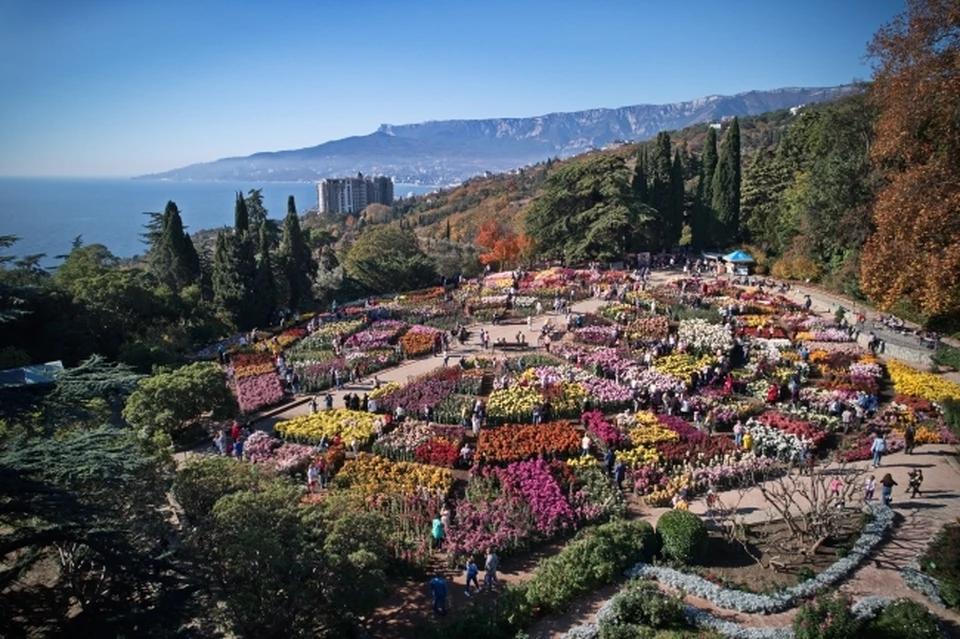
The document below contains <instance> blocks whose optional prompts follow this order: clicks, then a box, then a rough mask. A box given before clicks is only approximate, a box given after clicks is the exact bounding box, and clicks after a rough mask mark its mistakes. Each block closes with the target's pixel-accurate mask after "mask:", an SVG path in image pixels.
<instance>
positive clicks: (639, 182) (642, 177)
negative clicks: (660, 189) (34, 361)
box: [631, 148, 650, 204]
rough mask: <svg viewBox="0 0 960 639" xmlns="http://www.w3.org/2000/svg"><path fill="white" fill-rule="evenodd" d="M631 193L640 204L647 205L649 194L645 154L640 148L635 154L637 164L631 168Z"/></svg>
mask: <svg viewBox="0 0 960 639" xmlns="http://www.w3.org/2000/svg"><path fill="white" fill-rule="evenodd" d="M631 186H632V187H633V192H634V193H635V194H636V196H637V200H639V201H640V203H641V204H649V198H650V194H649V193H648V186H649V185H648V184H647V152H646V151H645V150H644V149H643V148H641V149H640V152H639V153H637V164H636V166H635V167H634V168H633V181H632V183H631Z"/></svg>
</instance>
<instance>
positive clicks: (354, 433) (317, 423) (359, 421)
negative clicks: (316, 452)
mask: <svg viewBox="0 0 960 639" xmlns="http://www.w3.org/2000/svg"><path fill="white" fill-rule="evenodd" d="M376 419H377V416H376V415H374V414H373V413H366V412H363V411H358V410H348V409H346V408H338V409H336V410H326V411H321V412H319V413H313V414H312V415H302V416H300V417H294V418H293V419H288V420H287V421H284V422H280V423H279V424H277V425H276V427H275V430H276V431H277V434H278V435H279V436H281V437H284V438H286V439H292V440H294V441H298V442H308V443H317V442H319V441H320V438H321V437H323V436H324V435H326V436H327V439H333V438H334V437H336V436H337V435H340V437H341V438H342V439H343V442H344V444H349V443H350V441H351V440H352V439H354V438H356V439H357V440H358V441H361V442H363V441H366V440H368V439H370V437H371V436H372V435H373V432H374V422H375V421H376Z"/></svg>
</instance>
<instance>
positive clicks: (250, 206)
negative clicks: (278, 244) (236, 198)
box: [244, 189, 272, 239]
mask: <svg viewBox="0 0 960 639" xmlns="http://www.w3.org/2000/svg"><path fill="white" fill-rule="evenodd" d="M244 203H245V204H246V206H247V219H248V220H249V226H250V234H251V235H254V236H257V235H259V234H260V229H261V228H262V227H264V226H265V225H266V224H267V207H265V206H264V205H263V189H250V190H249V191H247V197H246V198H244ZM271 239H272V238H271Z"/></svg>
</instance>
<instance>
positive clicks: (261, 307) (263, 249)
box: [251, 224, 277, 325]
mask: <svg viewBox="0 0 960 639" xmlns="http://www.w3.org/2000/svg"><path fill="white" fill-rule="evenodd" d="M256 262H257V266H256V274H255V276H254V281H253V291H252V292H253V298H252V299H251V305H252V306H253V309H254V310H253V311H252V318H251V319H252V321H253V322H254V324H257V325H267V324H269V323H270V320H271V318H272V317H273V313H274V311H275V310H276V309H277V282H276V280H275V279H274V276H273V258H271V257H270V240H269V238H268V237H267V227H266V225H265V224H261V225H260V237H259V244H258V247H257V256H256Z"/></svg>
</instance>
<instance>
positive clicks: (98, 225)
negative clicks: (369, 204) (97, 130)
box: [0, 177, 437, 267]
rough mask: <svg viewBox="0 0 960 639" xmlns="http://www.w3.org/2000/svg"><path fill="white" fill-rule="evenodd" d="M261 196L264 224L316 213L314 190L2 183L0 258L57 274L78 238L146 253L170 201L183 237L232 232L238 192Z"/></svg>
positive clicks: (304, 186)
mask: <svg viewBox="0 0 960 639" xmlns="http://www.w3.org/2000/svg"><path fill="white" fill-rule="evenodd" d="M258 188H259V189H263V202H264V206H266V208H267V212H268V216H269V217H270V218H272V219H277V220H279V219H282V218H283V216H284V215H286V213H287V197H288V196H290V195H292V196H294V198H295V199H296V203H297V209H298V210H299V211H300V213H301V214H303V213H305V212H306V211H307V210H308V209H316V207H317V186H316V184H315V183H313V182H263V183H254V182H178V181H168V180H134V179H124V178H12V177H0V235H14V236H16V237H18V238H19V240H18V241H17V242H16V244H14V245H13V246H12V247H11V248H9V249H6V250H2V253H3V254H6V255H15V256H18V257H19V256H25V255H34V254H37V253H43V254H45V255H46V257H44V258H43V259H42V260H41V262H40V263H41V265H43V266H45V267H51V266H56V265H57V264H59V263H60V260H58V259H56V256H58V255H64V254H66V253H69V252H70V248H71V246H72V245H73V241H74V239H75V238H77V237H80V238H81V241H82V242H83V244H85V245H86V244H103V245H105V246H106V247H107V248H108V249H109V250H110V252H111V253H113V254H114V255H116V256H117V257H134V256H136V255H141V254H143V253H144V251H145V248H146V247H145V245H144V244H143V241H142V238H141V233H143V231H144V229H143V225H144V224H145V223H146V222H147V216H145V215H144V213H145V212H154V211H162V210H163V209H164V208H165V207H166V205H167V201H168V200H173V201H174V202H176V203H177V207H178V208H179V209H180V215H181V217H182V218H183V223H184V225H185V226H186V227H187V230H188V231H191V232H192V231H199V230H205V229H216V228H220V227H223V226H228V225H231V224H233V208H234V202H235V200H236V193H237V191H242V192H243V193H244V194H246V193H247V192H248V191H250V189H258ZM436 188H437V187H435V186H423V185H413V184H397V185H395V186H394V194H395V195H396V196H397V197H401V196H403V197H407V196H410V195H423V194H425V193H429V192H431V191H434V190H436Z"/></svg>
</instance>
